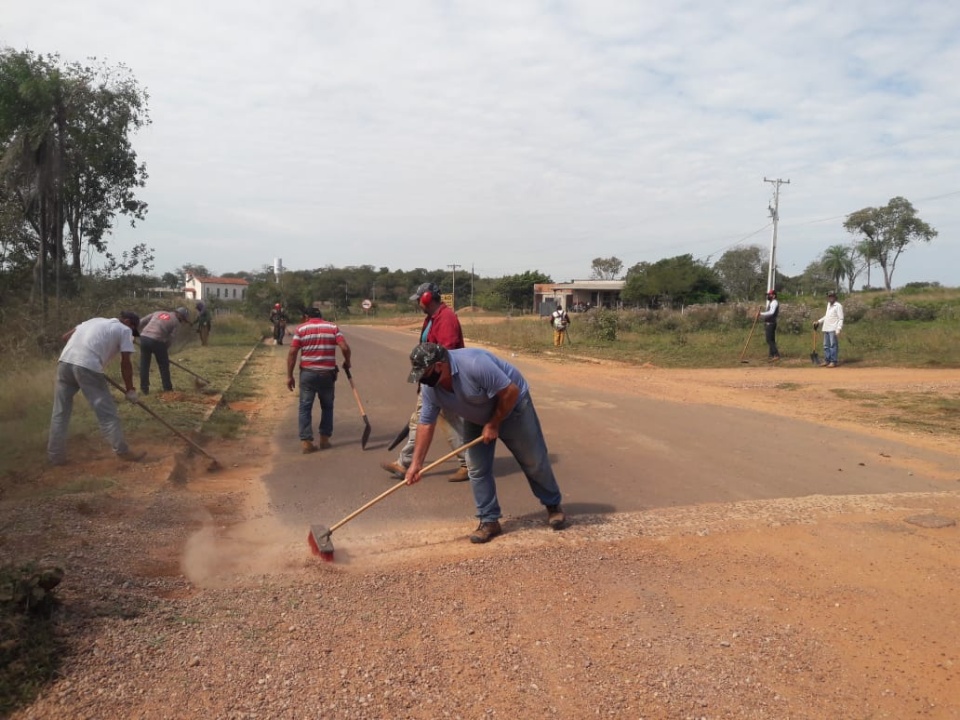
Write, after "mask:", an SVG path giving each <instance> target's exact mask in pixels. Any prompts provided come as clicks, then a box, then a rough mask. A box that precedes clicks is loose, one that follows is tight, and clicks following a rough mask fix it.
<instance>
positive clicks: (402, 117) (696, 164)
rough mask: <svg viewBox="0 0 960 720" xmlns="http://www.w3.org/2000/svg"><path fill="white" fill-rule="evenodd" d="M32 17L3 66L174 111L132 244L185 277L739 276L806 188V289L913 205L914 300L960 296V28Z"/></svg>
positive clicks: (601, 15)
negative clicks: (654, 267) (12, 62)
mask: <svg viewBox="0 0 960 720" xmlns="http://www.w3.org/2000/svg"><path fill="white" fill-rule="evenodd" d="M4 5H6V6H8V7H4V9H3V12H2V13H0V18H2V20H0V42H2V43H3V44H6V45H9V46H12V47H15V48H17V49H22V48H25V47H29V48H30V49H32V50H34V51H36V52H43V53H47V52H59V53H60V54H61V55H62V56H63V57H64V58H65V59H67V60H79V59H83V58H85V57H87V56H97V57H99V58H101V59H104V60H107V61H108V62H110V63H111V64H116V63H120V62H122V63H124V64H126V65H128V66H129V67H130V68H131V70H132V71H133V73H134V75H135V76H136V77H137V78H138V80H139V81H140V82H141V84H142V85H143V86H145V87H146V88H147V90H148V91H149V93H150V96H151V99H150V108H151V116H152V118H153V121H154V124H153V125H152V126H151V127H150V128H148V129H147V130H145V131H144V132H142V133H141V134H140V135H139V136H138V137H137V138H136V139H135V146H136V148H137V150H138V152H139V154H140V157H141V159H142V160H144V161H145V162H146V163H147V165H148V170H149V173H150V180H149V182H148V186H147V187H146V188H145V189H144V190H143V191H142V193H141V197H142V198H143V199H144V200H146V201H147V202H149V203H150V213H149V215H148V219H147V221H146V222H144V223H142V224H141V225H140V226H139V227H138V229H137V230H136V231H129V230H126V229H118V231H117V234H116V238H115V242H116V243H118V244H119V245H120V246H130V245H132V244H134V243H136V242H146V243H147V244H148V245H152V246H154V247H155V248H156V250H157V264H158V270H160V271H164V270H169V269H173V268H174V267H176V266H179V265H182V264H183V263H185V262H199V263H202V264H204V265H206V266H207V267H209V268H211V269H213V270H215V271H218V272H227V271H234V270H252V269H257V268H259V267H261V266H263V265H265V264H269V263H270V262H271V261H272V258H273V257H276V256H280V257H282V258H283V260H284V264H285V265H286V266H287V267H288V268H291V269H305V268H312V267H317V266H321V265H326V264H333V265H339V266H344V265H358V264H372V265H376V266H382V265H386V266H389V267H391V268H403V269H411V268H414V267H428V268H437V267H442V266H446V265H449V264H450V263H459V264H462V265H468V266H469V265H471V264H474V265H475V266H476V268H477V271H478V272H480V273H481V274H484V275H499V274H506V273H513V272H521V271H523V270H526V269H539V270H543V271H544V272H548V273H550V274H551V275H553V276H554V277H555V279H568V278H573V277H583V276H586V275H587V274H588V272H589V268H590V262H591V260H592V259H593V258H595V257H598V256H604V257H606V256H609V255H614V254H615V255H617V256H618V257H620V258H621V259H622V260H623V261H624V262H625V264H626V265H627V266H630V265H632V264H634V263H636V262H639V261H642V260H648V261H655V260H658V259H660V258H662V257H666V256H671V255H675V254H680V253H688V252H689V253H691V254H693V255H694V256H695V257H706V256H712V257H713V259H715V258H716V257H717V256H718V255H719V253H721V252H722V251H723V250H724V249H726V248H727V247H730V246H732V245H733V244H735V243H736V242H737V241H738V240H741V239H743V238H746V237H747V236H749V235H750V234H751V233H753V232H754V231H755V230H757V229H758V228H762V227H763V226H764V225H765V224H766V223H767V220H768V218H767V204H768V202H769V200H770V195H771V185H770V184H769V183H765V182H764V177H767V178H771V179H773V178H778V177H780V178H783V179H787V178H789V179H790V181H791V182H790V185H785V186H783V187H782V189H781V226H780V233H779V247H778V255H779V258H780V261H781V269H782V270H783V271H784V272H786V273H788V274H797V273H799V272H801V271H802V270H803V268H804V267H805V266H806V264H807V263H809V262H810V261H811V260H813V259H815V258H816V257H817V256H818V255H819V253H820V252H822V251H823V250H824V249H825V248H826V247H827V246H829V245H831V244H835V243H837V242H845V241H846V240H847V239H848V238H847V236H846V234H845V233H844V232H843V230H842V227H841V223H842V216H843V215H844V214H846V213H849V212H852V211H854V210H857V209H859V208H861V207H864V206H866V205H879V204H884V203H886V201H887V200H889V199H890V198H891V197H894V196H897V195H902V196H904V197H907V198H908V199H909V200H911V201H912V202H914V204H915V205H916V206H917V208H918V211H919V213H920V215H921V217H922V218H923V219H924V220H926V221H927V222H929V223H931V224H932V225H934V226H935V227H936V228H937V229H938V230H939V231H940V237H939V238H937V239H936V240H935V241H934V243H933V244H932V245H931V246H929V247H925V248H922V249H917V250H916V251H913V250H911V251H908V252H907V253H906V254H905V255H904V256H903V258H902V259H901V261H900V267H899V268H898V270H897V274H896V276H895V281H896V282H898V283H903V282H907V281H910V280H938V281H940V282H944V283H948V284H954V285H956V284H960V283H958V280H957V277H956V273H955V271H954V270H953V268H955V267H956V266H957V265H958V261H960V249H958V245H957V243H956V242H955V238H956V236H957V233H958V232H960V219H958V215H960V211H958V210H957V208H958V207H960V204H958V203H957V202H956V200H957V195H956V194H954V195H949V194H950V193H960V173H958V172H957V168H958V166H960V163H958V160H960V157H958V155H960V150H958V148H960V142H958V140H960V137H958V135H960V131H958V130H957V128H958V126H960V122H958V121H960V90H958V87H957V83H956V82H955V81H954V80H953V78H952V73H953V72H954V69H955V68H956V67H958V66H960V51H958V47H960V45H958V41H957V39H956V38H957V37H960V10H958V9H956V8H955V6H954V4H952V3H949V2H936V1H930V2H924V3H915V4H913V5H908V4H905V3H902V2H889V1H887V2H875V3H871V4H866V3H854V4H847V5H837V4H836V3H829V2H825V1H824V0H795V1H792V2H791V1H788V0H782V1H780V2H756V1H753V0H734V1H732V2H728V3H724V4H719V5H718V4H714V3H707V2H678V3H666V4H665V3H661V4H659V5H653V4H649V3H645V4H641V3H636V2H629V1H627V0H603V1H598V0H589V1H588V0H582V1H579V0H578V1H576V2H572V1H571V2H564V1H562V0H557V1H556V2H551V3H542V2H512V3H483V4H481V3H465V2H459V3H457V2H453V3H450V2H427V1H421V2H402V3H372V2H319V3H318V2H305V1H304V0H295V1H294V0H291V1H289V2H287V3H283V4H280V5H277V6H270V5H269V4H263V3H254V2H250V1H249V0H244V1H242V2H231V3H225V2H222V0H211V2H208V3H205V4H200V5H198V4H196V3H192V2H183V1H182V0H174V2H168V3H165V4H162V5H159V4H142V3H141V4H136V3H134V4H130V3H126V2H123V3H121V2H118V1H115V0H87V1H86V2H84V3H74V2H67V0H51V1H50V2H48V3H47V12H46V13H45V14H44V17H43V19H42V21H41V20H39V19H38V18H37V17H35V13H33V12H32V11H31V8H30V7H28V6H22V4H21V5H15V4H14V3H12V0H4ZM745 242H748V243H751V244H760V245H764V246H766V245H767V244H768V243H769V231H764V232H761V233H759V234H757V235H754V236H752V237H749V239H747V240H745Z"/></svg>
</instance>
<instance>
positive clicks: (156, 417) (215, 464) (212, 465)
mask: <svg viewBox="0 0 960 720" xmlns="http://www.w3.org/2000/svg"><path fill="white" fill-rule="evenodd" d="M106 377H107V382H108V383H110V384H111V385H113V386H114V387H115V388H116V389H117V390H119V391H120V392H122V393H124V394H126V392H127V391H126V390H124V389H123V385H121V384H120V383H118V382H117V381H116V380H114V379H113V378H111V377H108V376H106ZM134 405H136V406H138V407H141V408H143V409H144V410H146V411H147V412H148V413H150V415H152V416H153V419H154V420H156V421H157V422H158V423H160V424H161V425H163V426H164V427H166V428H167V430H169V431H170V432H172V433H175V434H177V435H179V436H180V438H181V439H182V440H184V441H186V442H188V443H189V444H190V445H191V446H192V447H193V448H194V449H195V450H197V451H198V452H200V453H202V454H203V455H206V456H207V457H208V458H210V464H209V465H208V466H207V470H208V471H213V470H219V469H220V468H221V467H223V466H222V465H221V464H220V462H219V461H218V460H217V459H216V458H215V457H214V456H213V455H211V454H210V453H208V452H207V451H206V450H204V449H203V448H202V447H201V446H200V445H198V444H197V443H196V442H194V441H193V440H191V439H190V438H189V437H187V436H186V435H185V434H183V433H182V432H180V431H179V430H177V429H176V428H175V427H174V426H173V425H171V424H170V423H168V422H167V421H166V420H164V419H163V418H162V417H160V416H159V415H157V414H156V413H155V412H154V411H153V410H151V409H150V408H149V407H147V406H146V405H144V404H143V403H142V402H140V401H139V400H137V401H136V402H135V403H134Z"/></svg>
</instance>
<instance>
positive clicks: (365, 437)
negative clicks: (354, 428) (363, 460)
mask: <svg viewBox="0 0 960 720" xmlns="http://www.w3.org/2000/svg"><path fill="white" fill-rule="evenodd" d="M370 431H371V428H370V421H369V420H367V416H366V415H364V416H363V437H362V438H360V447H361V448H362V449H364V450H366V449H367V440H369V439H370Z"/></svg>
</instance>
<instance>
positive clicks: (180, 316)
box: [140, 307, 190, 395]
mask: <svg viewBox="0 0 960 720" xmlns="http://www.w3.org/2000/svg"><path fill="white" fill-rule="evenodd" d="M189 322H190V313H189V312H188V311H187V309H186V308H185V307H178V308H177V309H176V310H174V311H173V312H170V311H169V310H158V311H157V312H152V313H150V314H149V315H146V316H144V317H143V318H141V319H140V392H141V393H143V394H144V395H149V394H150V361H151V359H152V358H153V357H154V356H156V358H157V370H159V371H160V384H161V386H162V387H163V390H164V392H169V391H170V390H173V382H172V381H171V380H170V346H171V345H173V339H174V338H175V337H176V335H177V331H178V330H179V329H180V326H181V325H186V324H188V323H189Z"/></svg>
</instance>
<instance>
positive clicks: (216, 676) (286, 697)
mask: <svg viewBox="0 0 960 720" xmlns="http://www.w3.org/2000/svg"><path fill="white" fill-rule="evenodd" d="M278 358H279V356H272V355H268V354H265V355H262V356H255V360H254V362H255V363H258V365H257V367H256V368H255V370H256V372H257V373H259V374H260V376H261V377H263V378H264V383H265V385H264V386H265V387H270V388H275V387H277V386H278V385H279V384H281V383H282V380H281V379H280V378H282V360H281V359H278ZM525 362H542V363H544V367H543V369H542V372H543V373H545V374H549V373H551V372H553V371H554V369H556V371H557V372H560V367H559V366H556V363H555V360H554V359H553V358H550V357H547V358H544V359H543V360H542V361H534V360H526V359H525ZM551 363H553V365H551ZM555 366H556V367H555ZM817 373H819V374H817ZM563 375H564V376H575V378H576V380H575V382H577V383H583V384H586V385H587V386H589V385H590V384H591V383H595V384H597V386H598V387H600V386H602V387H607V388H609V387H616V388H617V389H618V391H620V392H623V393H639V394H647V395H649V396H650V397H657V398H660V399H666V400H670V401H672V402H674V403H679V404H683V403H694V402H695V403H710V404H716V405H723V406H728V407H735V408H746V409H751V410H754V411H756V412H758V413H764V414H765V416H769V417H771V418H776V417H790V418H796V419H802V420H809V421H811V422H816V423H819V424H827V425H830V426H836V427H847V428H849V427H856V428H857V429H858V431H860V432H863V431H866V430H868V431H869V432H870V433H872V434H873V435H875V436H877V437H880V438H885V437H888V438H891V439H897V440H898V441H900V442H906V443H909V444H911V445H914V446H915V447H917V448H918V449H932V450H936V451H938V452H942V453H949V454H952V455H953V456H954V457H956V458H957V459H958V462H957V465H956V469H957V472H956V475H955V476H954V477H950V476H949V475H950V473H949V470H943V468H940V471H939V472H938V473H937V482H938V483H940V486H941V487H942V489H941V490H940V491H938V492H931V493H898V494H887V495H858V496H828V495H816V496H811V497H805V498H790V499H770V500H751V501H745V502H730V503H711V504H706V505H699V506H695V507H694V506H681V507H672V508H660V509H653V510H649V509H648V510H641V511H638V512H629V513H617V514H613V515H610V516H607V517H604V518H603V521H602V522H600V521H598V520H596V519H595V518H589V517H585V518H582V519H579V520H578V521H577V522H575V523H574V524H573V525H572V526H571V527H570V528H569V529H567V530H565V531H563V532H562V533H545V532H544V531H543V530H542V528H541V527H540V524H539V523H537V522H535V521H534V520H532V519H531V520H530V522H519V523H517V524H516V525H515V526H514V527H513V528H512V529H511V532H509V533H507V534H506V535H504V536H503V537H501V538H497V539H496V540H495V541H494V542H493V543H491V544H490V545H486V546H479V547H478V546H471V545H470V544H469V543H465V542H463V533H462V532H461V531H462V528H459V529H458V530H457V531H455V532H454V531H450V530H449V529H448V531H447V534H446V538H447V539H446V540H439V539H438V540H436V541H435V542H431V543H430V544H428V545H422V544H418V545H416V546H415V547H411V548H410V549H408V550H404V551H400V550H391V552H389V553H386V552H385V553H381V554H377V553H373V552H369V553H367V554H365V556H364V562H363V563H357V562H354V563H351V564H350V565H349V566H342V565H338V564H334V565H324V564H318V563H317V562H315V561H314V559H313V558H311V557H310V556H309V555H307V554H306V553H305V547H306V546H305V543H304V539H303V538H302V537H300V536H299V535H297V536H292V535H291V534H290V529H289V528H288V527H285V526H283V525H280V524H278V523H277V522H276V518H275V515H274V513H273V512H272V510H271V508H270V506H269V501H268V497H267V495H266V493H265V492H264V490H263V486H262V484H261V483H260V482H259V478H260V476H261V475H262V474H263V473H265V472H266V471H267V469H268V467H267V463H268V462H269V457H270V454H271V451H272V450H273V448H271V446H270V445H269V437H270V429H269V428H270V427H271V424H272V423H273V422H274V421H275V418H276V417H277V416H278V413H279V412H280V410H281V409H282V408H284V407H285V406H286V404H288V403H289V397H287V396H285V395H284V396H278V395H277V394H276V393H274V392H270V393H268V394H267V395H265V398H264V400H263V401H261V402H257V403H250V404H247V405H244V406H243V407H241V408H240V409H243V410H245V411H246V412H247V413H248V415H249V417H250V419H251V422H252V426H251V427H252V430H251V433H250V435H249V436H248V437H246V438H244V439H243V440H241V441H237V442H233V443H229V444H224V445H223V446H221V447H218V448H217V449H216V452H215V454H216V455H217V457H218V458H220V459H221V461H223V462H224V464H225V465H227V466H228V469H227V470H226V471H224V472H222V473H217V474H212V475H207V474H204V473H202V472H199V471H198V472H196V473H194V474H192V475H191V476H190V477H189V479H188V481H187V483H185V484H178V485H174V484H171V483H170V482H169V481H168V480H167V477H168V474H169V471H170V469H171V467H172V463H171V462H167V461H164V460H160V461H156V462H153V463H151V464H149V465H147V466H143V467H140V468H128V467H127V468H121V469H120V470H119V472H122V474H119V475H116V477H117V483H116V484H115V485H112V486H110V487H107V488H105V489H101V490H97V491H92V492H84V493H71V494H58V495H56V494H55V495H53V496H46V497H42V498H40V497H37V496H36V495H34V496H32V497H31V496H27V497H23V498H21V499H16V498H14V499H10V500H8V501H6V502H4V504H3V506H2V508H0V527H2V528H3V537H2V543H0V548H2V549H3V551H4V554H5V555H8V556H11V557H38V556H41V557H46V558H48V559H50V560H58V561H60V562H62V563H63V564H64V566H65V567H66V569H67V579H66V581H65V583H64V586H63V587H62V590H61V595H62V597H63V599H64V601H65V610H64V614H63V618H62V620H63V623H62V627H63V631H64V637H65V642H66V646H67V648H68V653H67V654H66V655H65V658H64V662H63V666H62V669H61V674H60V677H59V678H58V680H57V681H56V682H54V683H52V684H51V685H50V686H49V687H48V688H47V689H46V691H45V692H44V693H43V695H42V697H41V698H40V699H39V700H38V701H37V702H35V703H34V704H33V705H31V706H30V707H26V708H22V709H20V710H19V711H17V712H15V713H14V714H13V717H14V718H54V717H56V718H62V717H91V718H93V717H131V718H132V717H142V718H193V717H211V718H254V717H256V718H306V717H311V718H317V717H322V718H387V717H389V718H444V717H450V718H477V717H490V718H496V717H501V718H503V717H554V718H584V717H588V716H589V717H598V716H599V717H617V718H620V717H623V718H710V719H711V720H712V719H715V718H778V719H779V718H810V719H813V718H817V719H820V718H903V717H907V716H910V717H926V718H960V693H958V692H957V687H960V665H958V663H960V650H958V644H957V642H956V640H955V638H956V637H958V636H960V628H958V623H960V592H958V591H960V529H958V526H957V524H956V521H957V520H958V519H960V451H958V449H957V445H956V437H955V436H953V437H949V436H945V435H939V434H936V433H933V432H929V431H927V430H925V429H923V428H920V427H916V426H913V425H904V424H903V423H902V422H901V421H899V420H897V418H896V417H895V416H896V413H895V412H887V410H885V409H884V407H885V406H884V405H883V404H882V403H880V404H878V400H877V398H878V397H880V396H885V397H896V398H898V400H897V402H906V401H908V400H909V399H910V398H913V397H917V396H919V397H929V396H930V394H931V393H932V394H934V395H939V396H942V397H945V398H953V399H956V398H957V397H958V396H960V371H952V370H951V371H916V370H910V371H899V370H851V369H848V368H843V367H841V368H838V369H836V370H822V371H817V370H816V369H813V368H767V367H756V368H753V367H751V368H734V369H731V370H729V371H727V370H723V371H664V370H659V369H657V368H643V369H639V370H637V369H632V370H627V369H624V368H619V367H616V366H591V371H590V372H583V373H576V374H573V373H569V372H565V373H563ZM571 381H573V380H571ZM838 391H839V392H838ZM152 450H153V453H152V455H153V456H154V457H160V458H164V457H168V456H169V453H170V450H169V447H166V446H158V447H156V448H153V449H152ZM336 450H337V448H336V447H335V448H334V449H333V450H332V451H330V452H336ZM322 455H323V454H322V453H321V455H320V457H319V460H320V461H322V459H323V457H322ZM110 462H111V461H110V460H109V459H108V458H106V456H105V454H104V456H103V457H95V458H93V459H92V464H91V465H90V466H89V467H73V468H70V469H69V472H70V475H66V474H64V473H65V471H64V470H62V469H59V468H58V469H57V472H51V473H49V474H47V475H45V476H44V477H43V478H42V479H41V484H42V485H43V486H44V487H47V488H53V487H57V486H61V485H62V484H63V483H65V482H66V481H67V479H69V477H71V476H72V477H74V478H75V477H77V476H82V475H84V474H86V473H89V474H90V475H91V476H97V477H100V476H103V475H104V474H106V473H117V472H118V469H117V468H116V467H115V465H111V464H110ZM907 471H908V470H906V469H905V472H907ZM21 494H23V495H27V493H21ZM425 530H429V531H431V532H435V531H436V530H437V528H436V527H433V526H431V527H429V528H425ZM432 536H433V537H438V538H440V537H443V534H442V533H437V534H435V535H432Z"/></svg>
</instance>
